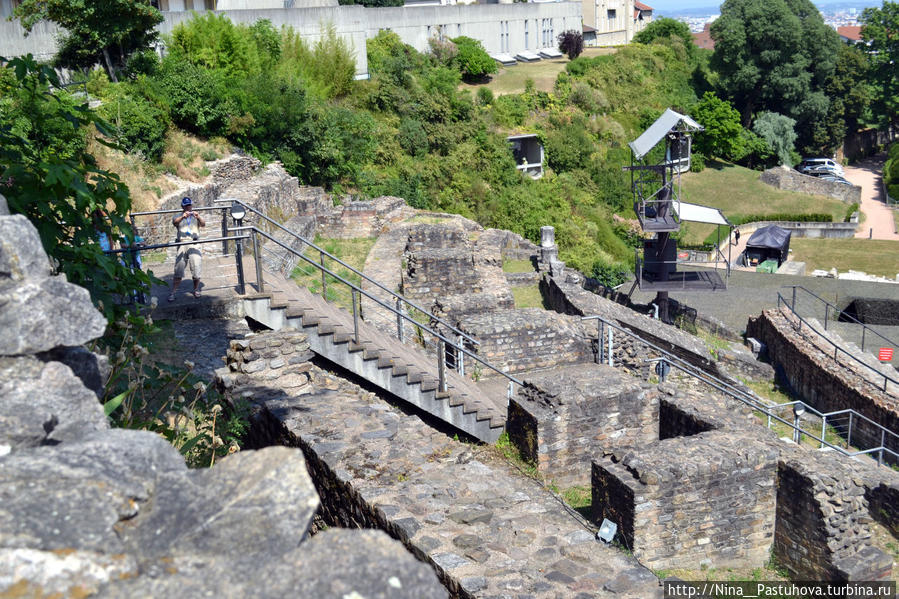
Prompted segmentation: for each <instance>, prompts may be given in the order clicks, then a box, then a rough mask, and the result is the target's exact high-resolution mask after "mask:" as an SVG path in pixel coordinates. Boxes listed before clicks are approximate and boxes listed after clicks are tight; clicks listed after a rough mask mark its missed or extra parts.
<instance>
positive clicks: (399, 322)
mask: <svg viewBox="0 0 899 599" xmlns="http://www.w3.org/2000/svg"><path fill="white" fill-rule="evenodd" d="M403 320H404V318H403V302H402V300H401V299H400V298H396V336H397V337H398V338H399V340H400V343H402V342H403Z"/></svg>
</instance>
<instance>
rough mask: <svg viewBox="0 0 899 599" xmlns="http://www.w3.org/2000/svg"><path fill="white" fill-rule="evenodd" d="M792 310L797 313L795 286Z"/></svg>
mask: <svg viewBox="0 0 899 599" xmlns="http://www.w3.org/2000/svg"><path fill="white" fill-rule="evenodd" d="M790 308H791V309H792V310H793V312H795V311H796V286H795V285H794V286H793V305H792V306H790Z"/></svg>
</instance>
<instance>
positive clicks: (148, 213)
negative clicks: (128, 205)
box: [129, 206, 227, 216]
mask: <svg viewBox="0 0 899 599" xmlns="http://www.w3.org/2000/svg"><path fill="white" fill-rule="evenodd" d="M226 209H227V208H224V207H222V206H203V207H198V208H191V210H192V211H194V212H202V211H205V210H226ZM179 212H184V211H183V210H179V209H177V208H175V209H172V210H151V211H150V212H130V213H129V216H153V215H154V214H176V213H179Z"/></svg>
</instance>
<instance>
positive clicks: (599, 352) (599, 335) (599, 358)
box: [596, 320, 606, 364]
mask: <svg viewBox="0 0 899 599" xmlns="http://www.w3.org/2000/svg"><path fill="white" fill-rule="evenodd" d="M605 329H606V324H605V323H604V322H603V321H601V320H600V321H599V328H598V329H597V331H596V363H597V364H602V363H603V359H604V358H605V351H603V346H602V344H603V336H604V334H605Z"/></svg>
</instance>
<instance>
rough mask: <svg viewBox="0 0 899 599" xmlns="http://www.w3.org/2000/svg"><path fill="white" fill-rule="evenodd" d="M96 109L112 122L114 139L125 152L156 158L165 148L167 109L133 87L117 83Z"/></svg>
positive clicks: (160, 155)
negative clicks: (121, 85)
mask: <svg viewBox="0 0 899 599" xmlns="http://www.w3.org/2000/svg"><path fill="white" fill-rule="evenodd" d="M100 113H101V114H102V115H103V117H104V118H105V119H106V120H108V121H109V122H110V123H112V125H113V126H114V131H115V140H116V141H117V142H118V143H119V144H120V145H121V146H122V147H123V148H124V149H125V150H126V151H128V152H135V153H139V154H141V155H143V156H144V157H145V158H147V159H148V160H152V161H154V162H159V160H160V159H161V158H162V153H163V151H164V150H165V135H166V131H167V130H168V125H169V115H168V113H167V112H166V111H165V110H163V109H162V108H160V107H159V106H157V105H155V104H154V103H153V102H151V101H149V100H147V99H146V98H145V97H143V96H142V95H140V94H139V93H137V92H136V90H134V89H133V88H132V89H129V88H126V87H120V88H118V89H117V91H116V92H115V93H114V94H113V95H112V97H110V98H107V100H106V101H105V102H104V103H103V106H102V108H101V111H100Z"/></svg>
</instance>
